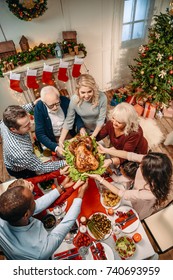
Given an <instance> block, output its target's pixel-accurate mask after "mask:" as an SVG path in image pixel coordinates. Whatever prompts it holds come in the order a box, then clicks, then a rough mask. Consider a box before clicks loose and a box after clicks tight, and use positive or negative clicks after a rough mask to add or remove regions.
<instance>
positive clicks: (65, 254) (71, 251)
mask: <svg viewBox="0 0 173 280" xmlns="http://www.w3.org/2000/svg"><path fill="white" fill-rule="evenodd" d="M77 253H78V249H77V248H72V249H69V250H66V251H63V252H60V253H57V254H55V255H54V258H56V257H58V259H57V260H60V259H61V258H62V259H64V258H67V257H69V256H73V255H75V254H77ZM71 260H82V257H81V256H80V255H79V256H76V257H74V258H73V257H72V258H71Z"/></svg>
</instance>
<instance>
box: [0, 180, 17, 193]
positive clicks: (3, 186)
mask: <svg viewBox="0 0 173 280" xmlns="http://www.w3.org/2000/svg"><path fill="white" fill-rule="evenodd" d="M15 180H16V178H15V179H11V180H8V181H6V182H4V183H2V184H0V195H1V194H2V193H3V192H5V191H6V189H7V188H8V186H9V185H10V184H11V183H12V182H13V181H15Z"/></svg>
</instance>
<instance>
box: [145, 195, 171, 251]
mask: <svg viewBox="0 0 173 280" xmlns="http://www.w3.org/2000/svg"><path fill="white" fill-rule="evenodd" d="M172 217H173V200H172V201H171V202H170V203H169V204H168V205H167V206H166V207H165V208H163V209H161V210H160V211H158V212H156V213H155V214H153V215H151V216H150V217H147V218H146V219H144V220H143V223H144V224H145V226H146V228H147V230H148V232H149V233H150V235H151V237H152V238H153V240H154V242H155V244H156V246H157V248H158V253H159V254H161V253H165V252H166V251H168V250H170V249H171V248H173V218H172Z"/></svg>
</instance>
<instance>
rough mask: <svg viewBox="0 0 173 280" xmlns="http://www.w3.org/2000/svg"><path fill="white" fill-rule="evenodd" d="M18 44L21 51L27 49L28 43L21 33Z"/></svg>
mask: <svg viewBox="0 0 173 280" xmlns="http://www.w3.org/2000/svg"><path fill="white" fill-rule="evenodd" d="M19 45H20V47H21V50H22V52H26V51H29V44H28V39H27V38H26V37H25V36H23V35H22V37H21V39H20V42H19Z"/></svg>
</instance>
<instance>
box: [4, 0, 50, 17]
mask: <svg viewBox="0 0 173 280" xmlns="http://www.w3.org/2000/svg"><path fill="white" fill-rule="evenodd" d="M6 2H7V3H8V7H9V9H10V11H11V12H12V13H13V14H14V15H15V16H16V17H18V18H19V19H21V20H25V21H31V20H32V19H33V18H38V17H40V16H42V15H43V13H44V12H45V11H46V10H47V0H33V2H34V6H33V7H32V8H27V7H25V6H24V5H22V4H21V3H19V0H6Z"/></svg>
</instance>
